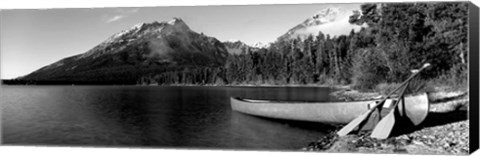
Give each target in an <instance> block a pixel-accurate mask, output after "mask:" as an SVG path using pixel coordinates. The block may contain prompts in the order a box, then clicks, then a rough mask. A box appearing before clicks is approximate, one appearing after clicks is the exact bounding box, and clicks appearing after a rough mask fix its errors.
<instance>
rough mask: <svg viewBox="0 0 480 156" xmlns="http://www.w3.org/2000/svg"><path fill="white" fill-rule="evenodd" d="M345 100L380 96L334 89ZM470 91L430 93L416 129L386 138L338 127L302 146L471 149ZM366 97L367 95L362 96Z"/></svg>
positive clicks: (458, 151)
mask: <svg viewBox="0 0 480 156" xmlns="http://www.w3.org/2000/svg"><path fill="white" fill-rule="evenodd" d="M333 95H334V96H337V97H340V98H342V97H343V98H344V99H346V100H348V99H353V100H358V98H357V97H370V99H372V98H380V97H381V96H380V95H379V94H375V93H360V92H357V91H354V90H343V91H339V92H336V93H333ZM468 97H469V96H468V91H456V92H451V91H450V92H446V91H438V92H435V93H430V94H429V101H430V104H431V105H430V110H429V115H428V116H427V118H426V119H425V121H424V122H423V123H422V125H420V126H419V127H418V128H417V130H416V131H413V132H411V133H408V134H403V135H399V136H395V137H390V138H388V139H384V140H378V139H375V138H371V137H369V134H368V133H366V134H359V135H347V136H344V137H338V136H337V135H336V134H335V131H333V132H331V134H329V135H327V136H325V137H323V138H322V139H320V140H318V141H316V142H312V143H310V144H309V145H308V146H307V147H305V148H303V149H302V150H306V151H323V152H342V153H345V152H348V153H409V154H456V155H458V154H460V155H466V154H468V150H469V121H468V109H469V108H468V105H469V101H468ZM361 100H366V99H361Z"/></svg>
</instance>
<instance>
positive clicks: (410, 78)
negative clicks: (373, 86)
mask: <svg viewBox="0 0 480 156" xmlns="http://www.w3.org/2000/svg"><path fill="white" fill-rule="evenodd" d="M428 66H430V64H425V65H423V67H422V68H420V69H418V71H417V72H416V73H413V75H411V76H410V77H409V78H407V80H405V81H403V82H402V84H400V86H398V87H397V88H395V89H394V90H393V91H391V92H390V93H389V94H388V95H387V96H386V97H385V98H384V99H383V100H382V101H380V102H379V103H377V105H375V106H373V107H372V108H376V107H377V106H378V105H380V104H382V103H383V102H385V101H386V100H387V99H388V98H389V97H390V96H392V95H393V93H395V92H396V91H398V90H399V89H400V88H402V87H403V86H404V85H405V84H407V83H408V82H409V81H410V80H412V79H413V78H414V77H415V76H417V75H418V73H420V72H421V71H422V70H423V69H425V68H427V67H428Z"/></svg>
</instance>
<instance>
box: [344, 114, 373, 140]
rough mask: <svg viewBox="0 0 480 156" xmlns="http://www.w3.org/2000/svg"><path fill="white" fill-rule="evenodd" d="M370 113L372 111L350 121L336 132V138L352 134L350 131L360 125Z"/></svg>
mask: <svg viewBox="0 0 480 156" xmlns="http://www.w3.org/2000/svg"><path fill="white" fill-rule="evenodd" d="M371 112H372V111H367V112H365V113H363V114H362V115H360V116H358V117H357V118H355V119H353V120H352V121H350V122H349V123H348V124H347V125H345V126H344V127H343V128H342V129H340V130H339V131H338V132H337V135H338V136H345V135H347V134H348V133H350V132H352V130H354V129H355V128H356V127H357V126H358V125H360V123H362V122H363V121H364V120H365V119H366V118H367V117H368V115H369V114H370V113H371Z"/></svg>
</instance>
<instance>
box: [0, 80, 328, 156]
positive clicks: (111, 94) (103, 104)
mask: <svg viewBox="0 0 480 156" xmlns="http://www.w3.org/2000/svg"><path fill="white" fill-rule="evenodd" d="M330 92H331V90H330V89H328V88H313V87H312V88H309V87H173V86H172V87H159V86H2V88H1V106H2V139H3V140H2V142H3V144H8V145H55V146H57V145H60V146H63V145H66V146H77V145H78V146H102V147H104V146H113V147H123V146H128V147H155V148H157V147H163V148H202V149H206V148H215V149H251V150H298V149H300V148H302V147H305V146H307V144H308V143H309V142H311V141H315V140H317V139H319V138H320V137H321V136H323V135H325V133H327V132H328V131H329V130H331V129H332V127H330V126H328V125H323V124H319V123H306V122H293V121H284V120H272V119H266V118H259V117H254V116H250V115H245V114H242V113H239V112H235V111H231V108H230V101H229V97H230V96H240V97H246V98H255V99H277V100H278V99H280V100H308V101H330V100H333V99H332V97H329V96H328V94H329V93H330Z"/></svg>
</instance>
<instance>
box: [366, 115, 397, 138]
mask: <svg viewBox="0 0 480 156" xmlns="http://www.w3.org/2000/svg"><path fill="white" fill-rule="evenodd" d="M393 125H395V114H394V110H392V111H390V113H388V114H387V116H385V117H384V118H383V119H382V120H380V122H378V124H377V126H375V128H374V129H373V131H372V134H371V135H370V137H372V138H377V139H386V138H388V137H389V136H390V133H391V132H392V129H393Z"/></svg>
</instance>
